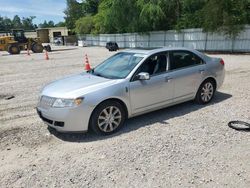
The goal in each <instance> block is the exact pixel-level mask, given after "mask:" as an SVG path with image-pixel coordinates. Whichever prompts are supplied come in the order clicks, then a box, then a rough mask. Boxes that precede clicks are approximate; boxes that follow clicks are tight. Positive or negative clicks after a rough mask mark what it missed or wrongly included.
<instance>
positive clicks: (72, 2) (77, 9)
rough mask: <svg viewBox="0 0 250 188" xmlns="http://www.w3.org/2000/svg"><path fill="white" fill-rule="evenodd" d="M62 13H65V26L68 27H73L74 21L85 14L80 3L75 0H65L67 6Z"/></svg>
mask: <svg viewBox="0 0 250 188" xmlns="http://www.w3.org/2000/svg"><path fill="white" fill-rule="evenodd" d="M64 14H65V15H66V16H65V17H64V18H65V23H66V26H67V27H68V28H69V29H74V28H75V22H76V21H77V20H78V19H79V18H81V17H83V16H84V15H85V14H84V11H83V6H82V3H78V2H77V1H76V0H67V8H66V10H65V11H64Z"/></svg>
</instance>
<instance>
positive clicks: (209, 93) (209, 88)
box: [201, 82, 214, 102]
mask: <svg viewBox="0 0 250 188" xmlns="http://www.w3.org/2000/svg"><path fill="white" fill-rule="evenodd" d="M213 93H214V87H213V84H212V83H210V82H207V83H206V84H205V85H204V86H203V87H202V89H201V99H202V100H203V101H204V102H208V101H210V100H211V99H212V97H213Z"/></svg>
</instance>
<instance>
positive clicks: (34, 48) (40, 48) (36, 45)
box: [31, 43, 43, 53]
mask: <svg viewBox="0 0 250 188" xmlns="http://www.w3.org/2000/svg"><path fill="white" fill-rule="evenodd" d="M31 50H32V52H34V53H42V52H43V46H42V45H41V44H39V43H34V44H33V45H32V46H31Z"/></svg>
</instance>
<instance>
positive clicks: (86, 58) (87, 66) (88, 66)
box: [85, 54, 91, 71]
mask: <svg viewBox="0 0 250 188" xmlns="http://www.w3.org/2000/svg"><path fill="white" fill-rule="evenodd" d="M85 70H86V71H89V70H91V67H90V64H89V58H88V55H87V54H86V55H85Z"/></svg>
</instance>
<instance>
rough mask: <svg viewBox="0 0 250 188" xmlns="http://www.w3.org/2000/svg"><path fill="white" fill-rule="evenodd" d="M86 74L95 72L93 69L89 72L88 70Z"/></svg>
mask: <svg viewBox="0 0 250 188" xmlns="http://www.w3.org/2000/svg"><path fill="white" fill-rule="evenodd" d="M86 72H87V73H94V72H95V69H94V68H93V69H90V70H88V71H86Z"/></svg>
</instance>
